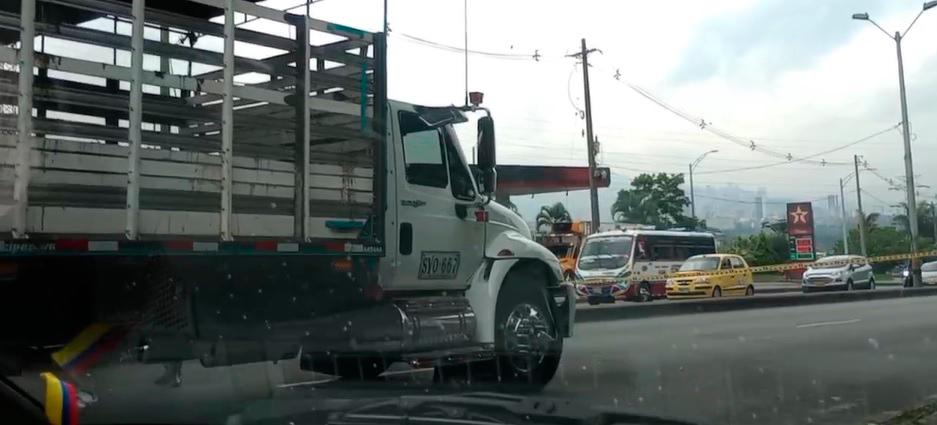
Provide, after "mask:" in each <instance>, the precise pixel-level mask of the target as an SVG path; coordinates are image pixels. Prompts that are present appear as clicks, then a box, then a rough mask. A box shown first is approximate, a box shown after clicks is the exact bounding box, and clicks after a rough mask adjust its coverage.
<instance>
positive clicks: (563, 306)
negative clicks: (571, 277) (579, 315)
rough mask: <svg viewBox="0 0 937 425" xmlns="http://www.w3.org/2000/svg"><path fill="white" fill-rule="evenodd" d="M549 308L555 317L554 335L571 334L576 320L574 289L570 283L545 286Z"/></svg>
mask: <svg viewBox="0 0 937 425" xmlns="http://www.w3.org/2000/svg"><path fill="white" fill-rule="evenodd" d="M547 295H549V298H550V309H551V310H552V312H553V317H554V318H555V319H556V335H557V336H558V337H560V338H568V337H570V336H572V335H573V323H575V321H576V289H575V288H574V287H573V285H572V284H570V283H566V282H563V283H561V284H560V285H559V286H552V287H549V288H547Z"/></svg>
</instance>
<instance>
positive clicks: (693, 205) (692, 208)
mask: <svg viewBox="0 0 937 425" xmlns="http://www.w3.org/2000/svg"><path fill="white" fill-rule="evenodd" d="M690 217H693V218H694V219H696V197H695V195H694V193H693V164H690Z"/></svg>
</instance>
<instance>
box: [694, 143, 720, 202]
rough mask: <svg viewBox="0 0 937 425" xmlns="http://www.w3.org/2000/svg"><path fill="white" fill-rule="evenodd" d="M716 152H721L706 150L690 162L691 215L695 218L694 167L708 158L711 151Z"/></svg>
mask: <svg viewBox="0 0 937 425" xmlns="http://www.w3.org/2000/svg"><path fill="white" fill-rule="evenodd" d="M716 152H719V150H718V149H713V150H711V151H709V152H704V153H703V154H702V155H700V156H699V158H696V161H693V162H691V163H690V216H691V217H693V218H694V219H695V218H696V197H695V195H694V193H693V169H694V168H696V166H697V165H699V163H700V161H702V160H703V158H706V155H709V154H711V153H716Z"/></svg>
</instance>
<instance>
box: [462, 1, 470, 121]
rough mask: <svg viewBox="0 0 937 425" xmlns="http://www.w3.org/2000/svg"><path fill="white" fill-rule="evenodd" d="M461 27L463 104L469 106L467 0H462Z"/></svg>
mask: <svg viewBox="0 0 937 425" xmlns="http://www.w3.org/2000/svg"><path fill="white" fill-rule="evenodd" d="M462 19H463V22H462V29H463V30H464V31H465V39H464V41H465V49H464V51H465V106H469V88H468V53H469V52H468V0H462Z"/></svg>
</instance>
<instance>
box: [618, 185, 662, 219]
mask: <svg viewBox="0 0 937 425" xmlns="http://www.w3.org/2000/svg"><path fill="white" fill-rule="evenodd" d="M612 217H613V218H614V219H615V221H618V222H621V223H637V224H654V225H657V224H660V223H659V222H660V217H659V215H658V208H657V203H656V202H655V201H654V200H653V199H651V198H650V197H649V196H644V194H642V193H639V192H638V191H635V190H621V191H619V192H618V197H617V198H615V202H614V203H613V204H612Z"/></svg>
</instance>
